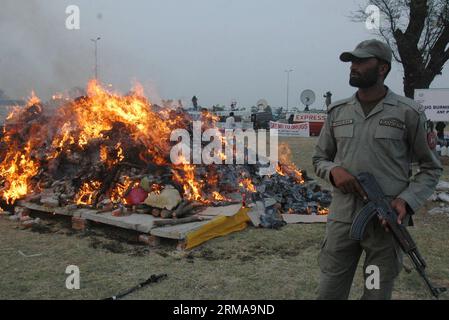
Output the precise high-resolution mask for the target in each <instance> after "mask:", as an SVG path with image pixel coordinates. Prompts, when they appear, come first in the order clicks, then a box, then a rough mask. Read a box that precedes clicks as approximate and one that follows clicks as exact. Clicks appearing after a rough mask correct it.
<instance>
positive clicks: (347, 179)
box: [331, 167, 368, 200]
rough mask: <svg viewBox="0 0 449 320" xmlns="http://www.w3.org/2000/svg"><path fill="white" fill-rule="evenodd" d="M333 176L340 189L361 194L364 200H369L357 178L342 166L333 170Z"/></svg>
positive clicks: (345, 192) (344, 191)
mask: <svg viewBox="0 0 449 320" xmlns="http://www.w3.org/2000/svg"><path fill="white" fill-rule="evenodd" d="M331 176H332V179H333V181H334V185H335V186H336V187H337V188H338V189H340V190H341V191H342V192H343V193H344V194H347V193H354V194H358V195H360V196H361V197H362V198H363V200H367V198H368V197H367V196H366V193H365V191H363V189H362V187H361V186H360V184H359V182H358V181H357V178H356V177H354V176H353V175H352V174H350V173H349V172H348V171H346V170H345V169H344V168H342V167H335V168H333V169H332V170H331Z"/></svg>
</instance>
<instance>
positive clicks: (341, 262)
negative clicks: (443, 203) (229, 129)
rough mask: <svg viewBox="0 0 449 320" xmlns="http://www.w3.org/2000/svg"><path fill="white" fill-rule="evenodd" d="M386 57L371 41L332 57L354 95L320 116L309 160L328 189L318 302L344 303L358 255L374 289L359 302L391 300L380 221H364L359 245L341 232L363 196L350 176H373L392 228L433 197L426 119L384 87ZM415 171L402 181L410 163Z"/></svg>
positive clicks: (387, 245) (434, 162)
mask: <svg viewBox="0 0 449 320" xmlns="http://www.w3.org/2000/svg"><path fill="white" fill-rule="evenodd" d="M391 59H392V51H391V49H390V47H389V46H388V45H387V44H385V43H383V42H381V41H378V40H367V41H363V42H362V43H360V44H359V45H358V46H357V47H356V49H355V50H354V51H352V52H344V53H343V54H342V55H341V56H340V60H342V61H343V62H351V63H352V64H351V73H350V81H349V83H350V85H351V86H353V87H357V88H358V91H357V92H356V93H355V94H354V95H353V96H352V97H350V98H348V99H345V100H341V101H338V102H336V103H333V104H332V105H330V106H329V110H328V118H327V121H326V123H325V125H324V127H323V130H322V132H321V135H320V138H319V140H318V143H317V145H316V147H315V153H314V155H313V164H314V167H315V173H316V174H317V175H318V176H319V177H321V178H324V179H326V180H327V181H329V182H330V183H332V185H333V186H334V190H333V200H332V204H331V207H330V213H329V216H328V222H327V226H326V236H325V239H324V241H323V244H322V248H321V251H320V255H319V265H320V270H321V273H320V284H319V297H318V298H319V299H347V298H348V296H349V291H350V288H351V284H352V281H353V278H354V273H355V271H356V268H357V264H358V261H359V259H360V256H361V253H362V252H363V251H365V254H366V258H365V262H364V275H365V279H366V277H367V276H368V274H367V273H366V272H365V270H366V268H367V267H368V266H377V268H378V269H377V270H379V280H380V282H379V283H380V286H379V288H376V287H375V288H374V289H371V288H367V287H366V286H365V290H364V293H363V296H362V299H391V292H392V289H393V282H394V279H395V278H396V277H397V276H398V274H399V272H400V270H401V268H402V252H401V251H400V248H399V246H398V245H397V244H396V243H395V241H394V239H393V236H392V234H391V233H389V232H387V230H386V226H385V222H384V221H379V220H378V219H372V220H371V222H370V223H369V224H368V226H367V228H366V231H365V235H364V238H363V240H362V241H355V240H352V239H350V237H349V231H350V228H351V224H352V221H353V219H354V217H355V215H356V213H357V212H358V211H359V210H360V209H361V208H362V207H363V197H366V195H365V194H364V192H363V190H362V189H361V187H360V185H359V183H358V181H357V179H356V178H355V176H356V175H357V174H359V173H361V172H364V171H365V172H370V173H371V174H373V175H374V176H375V178H376V179H377V181H378V182H379V184H380V186H381V187H382V190H383V192H384V193H385V194H386V195H387V196H388V199H389V200H390V201H391V205H392V206H393V208H395V210H396V211H397V212H398V219H399V221H400V223H404V224H407V225H411V224H412V220H411V215H413V213H414V212H416V211H417V210H418V209H419V207H420V206H421V205H423V203H424V202H425V201H426V199H428V197H429V196H430V195H431V194H432V193H433V191H434V188H435V186H436V184H437V183H438V179H439V177H440V175H441V172H442V167H441V164H440V162H439V160H438V159H437V158H436V157H435V155H434V153H433V152H432V151H431V150H430V148H429V146H428V144H427V138H426V117H425V114H424V112H423V111H422V108H421V106H420V105H419V104H417V103H416V102H414V101H413V100H412V99H408V98H406V97H402V96H399V95H397V94H395V93H393V92H392V91H391V90H390V89H389V88H388V87H386V86H385V85H384V80H385V78H386V77H387V75H388V73H389V72H390V70H391ZM412 159H413V161H414V162H415V161H416V162H417V163H418V164H419V172H418V173H417V174H416V175H414V176H413V177H410V172H411V170H410V169H411V162H412Z"/></svg>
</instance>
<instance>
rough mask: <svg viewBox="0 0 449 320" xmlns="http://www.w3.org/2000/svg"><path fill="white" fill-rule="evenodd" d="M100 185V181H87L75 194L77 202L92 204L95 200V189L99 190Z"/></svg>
mask: <svg viewBox="0 0 449 320" xmlns="http://www.w3.org/2000/svg"><path fill="white" fill-rule="evenodd" d="M100 187H101V182H100V181H90V182H85V183H84V184H83V185H82V186H81V188H80V190H79V191H78V193H77V194H76V196H75V203H76V204H84V205H91V204H92V202H93V200H94V199H93V197H94V194H95V191H97V190H99V189H100Z"/></svg>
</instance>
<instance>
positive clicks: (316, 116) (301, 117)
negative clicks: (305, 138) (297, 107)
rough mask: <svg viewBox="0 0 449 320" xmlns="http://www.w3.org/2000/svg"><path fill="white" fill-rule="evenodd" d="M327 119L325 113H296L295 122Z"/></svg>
mask: <svg viewBox="0 0 449 320" xmlns="http://www.w3.org/2000/svg"><path fill="white" fill-rule="evenodd" d="M326 119H327V113H297V114H295V118H294V121H295V122H324V121H326Z"/></svg>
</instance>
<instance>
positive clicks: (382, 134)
mask: <svg viewBox="0 0 449 320" xmlns="http://www.w3.org/2000/svg"><path fill="white" fill-rule="evenodd" d="M404 134H405V130H403V129H398V128H393V127H387V126H378V127H377V128H376V132H375V133H374V138H376V139H391V140H402V139H403V138H404Z"/></svg>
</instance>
